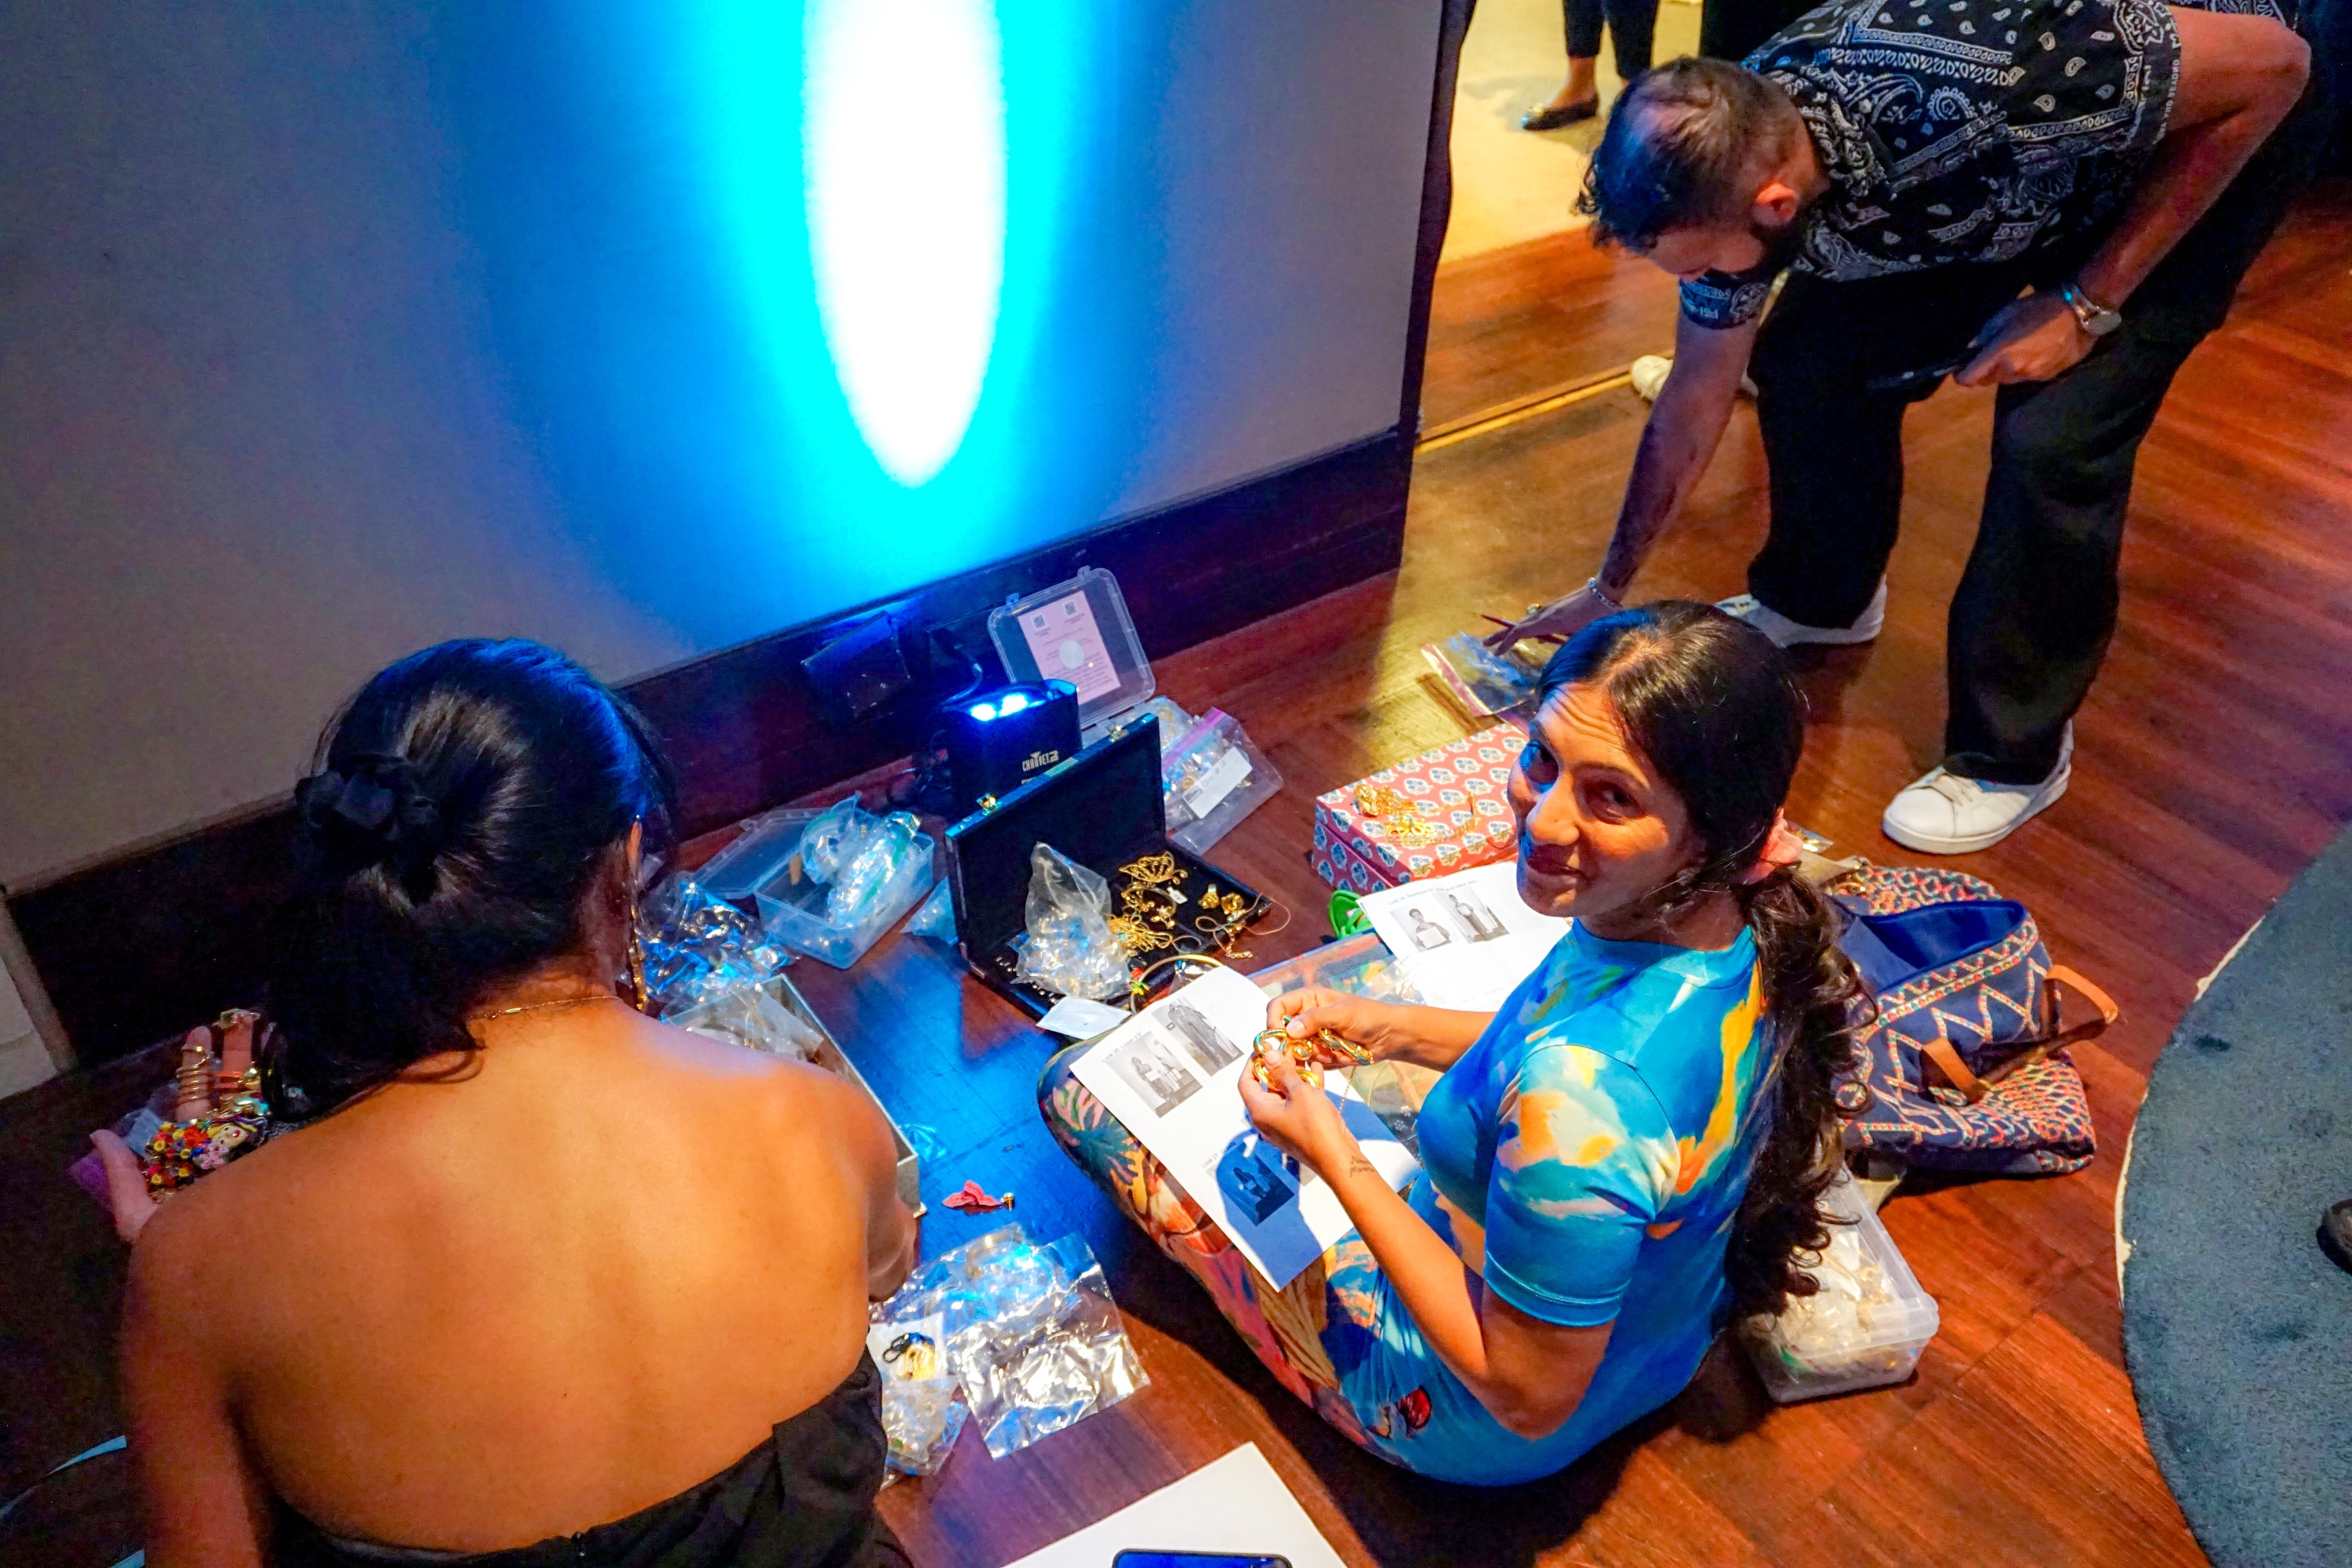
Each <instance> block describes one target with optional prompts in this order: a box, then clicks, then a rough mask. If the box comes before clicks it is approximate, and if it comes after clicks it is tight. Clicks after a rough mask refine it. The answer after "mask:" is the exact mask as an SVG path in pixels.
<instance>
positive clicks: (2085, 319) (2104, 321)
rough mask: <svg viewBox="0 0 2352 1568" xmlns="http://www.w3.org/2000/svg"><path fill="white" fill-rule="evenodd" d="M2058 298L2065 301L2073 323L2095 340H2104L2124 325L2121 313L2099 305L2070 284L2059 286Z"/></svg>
mask: <svg viewBox="0 0 2352 1568" xmlns="http://www.w3.org/2000/svg"><path fill="white" fill-rule="evenodd" d="M2058 298H2060V299H2061V300H2065V301H2066V308H2067V309H2068V310H2072V311H2074V320H2075V321H2076V322H2077V323H2078V324H2079V325H2080V326H2081V327H2082V329H2083V330H2084V331H2086V332H2088V333H2089V334H2090V335H2091V336H2093V337H2095V338H2104V337H2105V336H2106V335H2107V334H2108V333H2109V332H2112V331H2115V330H2116V328H2117V327H2120V326H2122V325H2123V324H2124V318H2123V312H2121V311H2120V310H2112V309H2110V308H2109V307H2107V306H2105V305H2102V304H2100V303H2099V302H2098V301H2097V300H2094V299H2092V298H2091V297H2090V296H2089V295H2088V294H2085V293H2084V292H2083V290H2082V289H2078V288H2076V287H2075V286H2074V284H2072V283H2066V284H2062V285H2060V287H2059V289H2058Z"/></svg>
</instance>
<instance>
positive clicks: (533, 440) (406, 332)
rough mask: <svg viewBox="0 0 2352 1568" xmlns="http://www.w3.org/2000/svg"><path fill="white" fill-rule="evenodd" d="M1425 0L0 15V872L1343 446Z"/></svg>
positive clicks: (138, 1) (1429, 62)
mask: <svg viewBox="0 0 2352 1568" xmlns="http://www.w3.org/2000/svg"><path fill="white" fill-rule="evenodd" d="M868 4H870V5H874V6H877V7H880V11H879V12H877V13H876V14H877V15H884V16H886V17H887V19H891V20H893V21H894V23H895V25H894V26H886V27H877V26H872V25H870V17H868V18H867V19H866V20H861V17H862V16H866V14H865V13H861V12H859V11H858V10H857V9H856V7H857V6H860V5H868ZM1439 11H1440V7H1439V5H1437V4H1436V3H1435V0H1282V3H1281V4H1278V5H1266V4H1264V3H1263V0H1189V3H1186V4H1182V5H1175V4H1164V3H1163V4H1156V5H1147V4H1143V3H1140V0H1127V3H1118V4H1097V5H1077V4H1042V5H1013V3H1012V0H997V3H994V4H991V3H989V0H845V3H843V0H833V3H828V0H809V3H807V4H804V5H760V4H753V3H752V0H700V3H695V0H675V3H671V4H655V3H653V0H606V3H602V4H598V5H581V6H561V7H545V6H523V5H500V4H481V5H425V4H405V5H404V4H398V3H394V0H348V3H336V0H300V3H299V4H297V3H294V0H239V3H237V4H235V5H227V4H219V3H212V0H171V3H168V4H167V3H165V0H81V3H79V4H76V5H70V6H58V5H35V4H31V3H29V0H5V4H0V146H5V149H6V151H5V155H0V595H5V615H0V882H5V884H7V885H8V886H9V887H11V888H15V889H22V888H24V887H26V886H27V885H30V884H34V883H37V882H38V881H40V880H43V879H47V878H49V877H52V876H54V875H56V874H58V873H59V872H61V871H63V870H67V869H69V868H75V867H77V866H80V865H84V864H87V863H89V862H90V861H91V860H93V859H95V858H103V857H105V856H107V855H110V854H111V853H115V852H119V851H121V850H122V849H124V848H126V847H131V846H134V845H138V844H142V843H144V842H147V841H150V840H152V839H154V838H156V837H161V836H164V835H168V834H171V833H173V832H176V831H179V830H181V829H184V828H185V827H187V826H192V825H194V824H198V823H202V822H205V821H207V820H211V819H215V818H217V817H219V816H222V815H224V814H226V813H230V812H234V811H236V810H240V809H243V808H245V807H247V806H249V805H252V804H254V803H256V802H259V801H262V800H266V799H268V798H271V797H274V796H279V795H282V794H283V792H284V791H285V790H286V789H287V788H288V787H289V784H290V783H291V781H292V780H293V779H294V778H295V777H296V776H297V775H298V774H299V773H300V772H301V771H302V767H303V764H304V763H305V761H306V759H307V758H308V756H309V753H310V747H311V745H312V743H313V742H314V741H315V739H316V737H317V734H318V732H319V730H320V725H321V723H322V721H324V720H325V719H326V718H327V717H328V716H329V714H330V712H331V710H332V709H333V708H334V706H335V705H336V704H337V703H338V702H339V701H340V700H341V699H342V698H344V697H345V696H347V695H348V694H349V693H350V692H351V690H352V689H353V688H354V687H355V686H356V685H357V684H358V683H359V681H361V680H362V679H364V678H365V677H366V676H367V675H368V674H369V673H370V672H372V671H373V670H374V669H376V668H379V667H381V666H382V665H383V664H384V663H386V662H388V661H389V660H391V659H392V658H396V657H398V656H399V655H401V654H404V653H406V652H408V651H410V650H412V649H415V648H416V647H423V646H425V645H427V644H430V643H433V642H436V641H438V640H440V639H443V638H445V637H454V636H469V635H520V636H528V637H539V638H541V639H544V640H546V641H549V642H551V643H553V644H555V645H557V646H559V647H563V648H565V649H567V650H569V651H570V652H572V653H573V654H574V655H576V656H577V657H579V658H582V659H583V661H585V662H586V663H587V664H588V665H589V666H590V667H591V668H593V669H595V670H596V671H597V672H598V673H599V674H601V675H603V676H604V677H606V678H607V679H614V680H625V679H633V678H635V677H637V676H640V675H644V674H646V673H649V672H651V671H654V670H657V669H661V668H667V667H669V666H671V665H674V664H677V663H678V662H679V661H681V660H685V659H688V658H695V657H698V656H699V655H702V654H706V653H709V652H711V651H714V650H717V649H719V648H722V647H730V646H733V645H735V644H738V643H740V642H743V641H745V640H747V639H750V638H751V637H759V636H761V635H763V634H765V633H768V632H771V631H773V630H776V629H778V628H781V627H783V626H793V625H797V624H800V623H803V622H805V621H808V620H811V619H813V618H815V617H818V616H824V615H827V614H829V613H832V612H834V611H836V610H839V609H842V608H845V607H848V606H851V605H857V604H861V603H865V602H867V601H869V600H872V599H875V598H877V597H879V596H882V595H888V594H893V593H897V592H898V591H901V590H903V589H906V588H908V587H911V586H913V585H916V584H921V583H925V582H929V581H933V580H936V579H938V578H940V577H943V576H946V575H948V574H952V573H956V572H960V571H963V570H966V569H968V568H971V567H974V566H977V565H981V564H982V563H987V562H990V561H994V560H1002V559H1003V558H1004V557H1006V556H1009V555H1012V554H1014V553H1017V552H1022V551H1024V550H1028V549H1031V548H1034V547H1035V546H1038V545H1040V544H1044V543H1046V542H1051V541H1054V540H1056V539H1060V538H1066V537H1067V536H1069V535H1072V534H1075V533H1078V532H1081V531H1086V530H1088V529H1091V528H1093V527H1096V526H1097V525H1099V524H1101V523H1103V522H1105V521H1110V520H1114V519H1118V518H1121V517H1126V516H1131V515H1135V514H1137V513H1139V512H1144V511H1148V510H1153V509H1155V508H1158V507H1160V506H1164V505H1167V504H1170V503H1171V502H1173V501H1176V500H1182V499H1186V498H1189V497H1192V496H1196V495H1200V494H1203V493H1208V492H1213V491H1214V490H1217V489H1222V488H1224V487H1227V486H1231V485H1234V484H1235V483H1238V482H1241V481H1244V480H1246V479H1252V478H1254V477H1256V476H1259V475H1262V474H1265V473H1267V472H1271V471H1274V470H1277V469H1280V468H1285V467H1287V466H1290V465H1292V464H1295V463H1297V462H1300V461H1303V460H1306V459H1307V458H1312V457H1315V456H1318V455H1319V454H1322V453H1325V452H1328V451H1331V450H1333V449H1336V448H1338V447H1344V446H1347V445H1349V444H1350V443H1353V442H1356V441H1359V440H1361V439H1363V438H1365V437H1369V436H1372V435H1375V434H1377V433H1379V432H1381V431H1382V430H1385V429H1389V428H1391V427H1392V426H1394V425H1395V424H1396V422H1397V417H1398V405H1399V395H1400V388H1401V384H1402V374H1403V361H1404V353H1405V342H1406V321H1407V315H1408V310H1409V300H1410V296H1411V291H1412V271H1413V258H1414V243H1415V226H1416V220H1417V218H1418V215H1419V207H1420V199H1421V185H1422V172H1423V156H1424V151H1425V144H1426V137H1427V130H1428V124H1429V111H1430V96H1431V85H1432V80H1433V64H1434V58H1435V51H1436V46H1437V33H1438V24H1439ZM818 59H822V60H823V61H824V62H825V66H824V79H823V80H821V81H814V82H813V81H812V80H810V79H809V71H808V69H807V66H808V62H810V61H812V60H818ZM894 88H895V89H897V90H890V89H894ZM812 258H819V259H822V260H824V266H825V267H827V268H831V270H830V271H829V272H827V273H825V274H824V278H823V279H820V277H819V269H818V268H817V267H816V265H815V264H814V263H813V260H812ZM826 258H829V259H826ZM894 298H903V299H907V300H909V301H910V303H909V304H908V314H907V316H906V317H905V318H903V319H902V318H900V317H899V316H898V315H897V314H895V313H894V311H893V310H892V309H891V302H892V300H893V299H894ZM983 318H985V319H983ZM853 362H854V363H853Z"/></svg>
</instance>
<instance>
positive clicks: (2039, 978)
mask: <svg viewBox="0 0 2352 1568" xmlns="http://www.w3.org/2000/svg"><path fill="white" fill-rule="evenodd" d="M1828 890H1829V892H1830V894H1831V896H1832V898H1833V899H1835V900H1836V901H1837V903H1838V904H1839V905H1840V906H1841V907H1842V908H1843V910H1845V912H1846V917H1847V918H1846V928H1845V931H1844V933H1843V935H1842V936H1841V937H1840V938H1839V945H1840V946H1842V947H1843V948H1844V950H1845V952H1846V956H1847V957H1849V958H1851V959H1853V963H1854V967H1855V968H1856V969H1858V970H1860V971H1861V972H1862V977H1863V980H1864V984H1867V985H1869V987H1870V988H1871V990H1872V992H1873V993H1874V994H1876V996H1877V998H1878V1016H1877V1017H1876V1018H1874V1020H1873V1021H1872V1022H1871V1023H1870V1024H1869V1026H1867V1027H1866V1028H1865V1029H1864V1032H1863V1036H1862V1047H1863V1056H1864V1066H1863V1072H1862V1076H1861V1077H1860V1079H1857V1080H1855V1081H1853V1082H1851V1083H1849V1084H1847V1085H1846V1086H1844V1089H1843V1090H1841V1094H1840V1098H1841V1100H1843V1101H1844V1102H1845V1104H1846V1106H1847V1108H1848V1109H1849V1110H1854V1109H1857V1108H1858V1109H1859V1110H1860V1114H1859V1115H1858V1116H1857V1117H1856V1118H1855V1120H1854V1121H1852V1122H1851V1123H1849V1124H1848V1125H1849V1129H1850V1131H1849V1133H1848V1140H1849V1142H1858V1144H1859V1146H1860V1147H1861V1148H1863V1149H1864V1150H1868V1151H1871V1152H1877V1153H1884V1154H1890V1155H1893V1156H1895V1158H1897V1159H1899V1160H1901V1161H1903V1162H1904V1163H1906V1164H1907V1165H1909V1166H1911V1167H1912V1168H1915V1169H1921V1170H1946V1171H1975V1172H1980V1173H1988V1174H2002V1175H2048V1174H2056V1173H2062V1172H2066V1171H2077V1170H2080V1169H2082V1168H2083V1167H2084V1165H2087V1164H2089V1163H2090V1162H2091V1156H2092V1154H2093V1153H2094V1152H2095V1151H2096V1147H2097V1141H2096V1138H2095V1135H2094V1133H2093V1131H2092V1127H2091V1107H2090V1100H2089V1097H2088V1096H2087V1095H2086V1094H2084V1089H2083V1079H2082V1075H2081V1074H2080V1073H2078V1072H2076V1071H2075V1070H2074V1062H2073V1061H2072V1060H2071V1059H2069V1058H2068V1057H2067V1055H2066V1047H2068V1046H2070V1045H2072V1044H2074V1042H2076V1041H2078V1040H2087V1039H2090V1038H2092V1037H2095V1036H2096V1035H2098V1034H2099V1033H2101V1032H2102V1031H2103V1030H2105V1028H2106V1026H2108V1025H2109V1024H2111V1023H2113V1022H2114V1021H2115V1019H2116V1005H2115V1004H2114V1003H2113V1002H2112V1001H2110V1000H2109V999H2108V997H2107V994H2106V993H2105V992H2104V991H2102V990H2100V989H2099V988H2098V987H2097V986H2095V985H2094V984H2091V983H2090V982H2089V981H2087V980H2085V979H2084V978H2083V977H2082V976H2081V975H2079V974H2077V973H2074V971H2073V970H2071V969H2067V968H2064V967H2063V966H2061V965H2056V964H2053V963H2051V962H2050V953H2049V951H2048V950H2047V949H2046V948H2044V947H2043V946H2042V933H2041V932H2040V931H2039V930H2037V929H2036V928H2035V926H2034V923H2033V917H2032V914H2030V913H2028V912H2027V910H2026V909H2025V906H2024V905H2022V904H2020V903H2016V902H2013V901H2011V900H2006V899H2003V898H2001V897H2000V895H1999V894H1997V893H1995V892H1994V891H1993V889H1991V888H1990V886H1988V885H1987V884H1986V883H1984V882H1982V881H1979V879H1976V878H1974V877H1970V876H1967V875H1965V874H1963V873H1961V872H1958V871H1944V870H1937V869H1932V868H1923V867H1908V866H1869V865H1865V866H1864V867H1862V868H1859V869H1857V870H1854V871H1852V872H1849V873H1848V874H1846V875H1845V876H1843V877H1841V878H1839V879H1837V880H1836V881H1834V882H1832V883H1831V884H1830V887H1829V889H1828ZM2063 991H2072V992H2074V993H2076V994H2079V995H2081V996H2082V997H2083V998H2084V999H2085V1000H2087V1001H2088V1002H2089V1003H2090V1005H2091V1006H2092V1007H2093V1008H2094V1009H2095V1012H2094V1015H2093V1016H2090V1017H2088V1018H2086V1019H2084V1020H2083V1021H2081V1022H2077V1023H2074V1024H2068V1023H2066V1022H2065V1021H2064V1020H2063V1017H2062V1013H2063V1005H2062V1004H2063V997H2062V994H2061V993H2062V992H2063Z"/></svg>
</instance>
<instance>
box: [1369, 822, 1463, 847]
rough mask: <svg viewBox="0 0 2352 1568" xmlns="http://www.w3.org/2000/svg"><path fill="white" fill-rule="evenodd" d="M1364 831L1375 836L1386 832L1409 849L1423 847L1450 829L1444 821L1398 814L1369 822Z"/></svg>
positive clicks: (1444, 834)
mask: <svg viewBox="0 0 2352 1568" xmlns="http://www.w3.org/2000/svg"><path fill="white" fill-rule="evenodd" d="M1364 831H1365V832H1366V833H1367V834H1369V835H1370V836H1371V837H1380V835H1381V834H1382V833H1386V834H1387V835H1388V837H1390V838H1391V839H1392V840H1394V841H1395V842H1396V843H1399V844H1402V845H1403V846H1404V847H1406V848H1408V849H1422V848H1426V847H1428V846H1430V845H1432V844H1434V843H1436V842H1437V841H1438V840H1439V839H1441V838H1443V837H1445V836H1446V834H1447V832H1448V829H1447V828H1446V826H1445V825H1444V823H1440V822H1432V821H1430V820H1429V818H1427V817H1425V816H1397V817H1379V818H1376V819H1374V820H1373V821H1370V822H1367V823H1365V824H1364Z"/></svg>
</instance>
